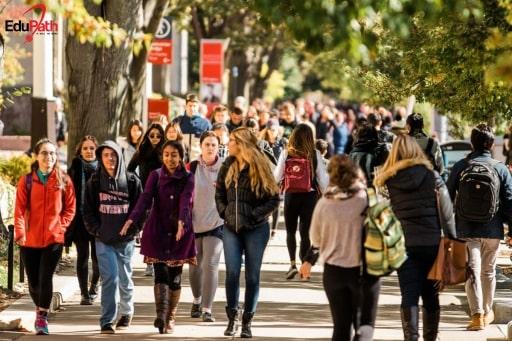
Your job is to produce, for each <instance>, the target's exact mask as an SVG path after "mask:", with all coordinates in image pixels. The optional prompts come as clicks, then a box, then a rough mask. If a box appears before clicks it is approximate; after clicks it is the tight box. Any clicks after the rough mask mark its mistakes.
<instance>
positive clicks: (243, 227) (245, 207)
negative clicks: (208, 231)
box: [215, 128, 279, 338]
mask: <svg viewBox="0 0 512 341" xmlns="http://www.w3.org/2000/svg"><path fill="white" fill-rule="evenodd" d="M257 142H258V139H257V137H256V135H254V133H252V132H251V131H250V130H249V129H247V128H237V129H235V130H233V132H232V133H231V135H230V137H229V143H228V150H229V155H230V156H229V157H228V158H227V159H226V161H225V162H224V164H223V165H222V167H221V169H220V170H219V175H218V178H217V183H216V186H217V188H216V192H215V202H216V205H217V210H218V212H219V216H220V217H221V218H222V219H224V224H225V225H224V226H225V229H224V239H223V244H224V257H225V262H226V284H225V285H226V297H227V306H226V314H227V316H228V320H229V322H228V326H227V328H226V330H225V331H224V335H226V336H234V335H235V334H236V332H237V328H238V296H239V292H240V269H241V266H242V256H245V283H246V289H245V301H244V313H243V316H242V333H241V335H240V336H241V337H242V338H251V337H252V333H251V321H252V318H253V316H254V312H255V311H256V305H257V301H258V294H259V286H260V270H261V264H262V261H263V252H264V250H265V247H266V246H267V242H268V240H269V236H270V229H269V224H268V217H269V215H271V214H272V212H273V211H274V210H275V208H276V207H277V205H278V204H279V188H278V187H277V184H276V182H275V180H274V178H273V177H272V172H271V171H270V166H269V163H268V161H267V159H266V156H265V155H263V153H262V152H261V150H260V149H259V148H258V145H257Z"/></svg>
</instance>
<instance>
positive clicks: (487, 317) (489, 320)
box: [484, 310, 494, 327]
mask: <svg viewBox="0 0 512 341" xmlns="http://www.w3.org/2000/svg"><path fill="white" fill-rule="evenodd" d="M493 322H494V312H493V311H492V310H490V311H489V312H488V313H487V314H484V326H485V327H487V326H488V325H490V324H491V323H493Z"/></svg>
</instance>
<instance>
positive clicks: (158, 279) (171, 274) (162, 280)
mask: <svg viewBox="0 0 512 341" xmlns="http://www.w3.org/2000/svg"><path fill="white" fill-rule="evenodd" d="M153 267H154V269H155V284H167V285H168V286H169V289H171V290H179V289H181V272H182V271H183V265H180V266H167V265H165V264H164V263H154V264H153Z"/></svg>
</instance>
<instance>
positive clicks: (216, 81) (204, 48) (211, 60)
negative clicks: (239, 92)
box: [199, 39, 225, 116]
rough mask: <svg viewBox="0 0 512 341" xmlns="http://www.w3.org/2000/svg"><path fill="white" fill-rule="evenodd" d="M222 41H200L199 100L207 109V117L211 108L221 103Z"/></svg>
mask: <svg viewBox="0 0 512 341" xmlns="http://www.w3.org/2000/svg"><path fill="white" fill-rule="evenodd" d="M224 44H225V43H224V40H220V39H201V50H200V54H199V55H200V83H201V86H200V88H199V98H200V99H201V101H202V102H203V103H205V104H206V105H207V107H208V116H209V115H210V113H211V111H212V109H213V107H214V106H215V105H217V104H219V103H221V101H222V95H223V90H224V89H223V86H222V74H223V73H224Z"/></svg>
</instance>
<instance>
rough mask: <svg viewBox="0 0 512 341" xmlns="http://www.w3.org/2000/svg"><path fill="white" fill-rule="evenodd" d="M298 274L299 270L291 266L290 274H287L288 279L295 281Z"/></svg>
mask: <svg viewBox="0 0 512 341" xmlns="http://www.w3.org/2000/svg"><path fill="white" fill-rule="evenodd" d="M298 273H299V271H298V270H297V267H296V266H295V265H292V266H290V270H288V272H287V273H286V279H287V280H290V279H293V278H294V277H295V276H297V274H298Z"/></svg>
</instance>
